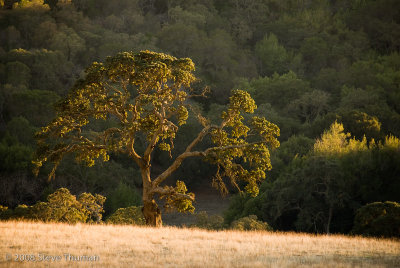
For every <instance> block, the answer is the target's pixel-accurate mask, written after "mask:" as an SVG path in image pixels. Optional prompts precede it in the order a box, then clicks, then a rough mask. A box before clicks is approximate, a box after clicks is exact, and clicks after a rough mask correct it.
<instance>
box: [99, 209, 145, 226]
mask: <svg viewBox="0 0 400 268" xmlns="http://www.w3.org/2000/svg"><path fill="white" fill-rule="evenodd" d="M106 223H111V224H133V225H145V224H146V220H145V219H144V216H143V213H142V208H141V207H135V206H131V207H127V208H119V209H117V211H115V212H114V213H113V214H111V216H110V217H108V219H107V220H106Z"/></svg>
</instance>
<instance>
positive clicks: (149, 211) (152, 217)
mask: <svg viewBox="0 0 400 268" xmlns="http://www.w3.org/2000/svg"><path fill="white" fill-rule="evenodd" d="M142 212H143V216H144V218H145V219H146V225H149V226H155V227H161V226H162V219H161V211H160V209H159V208H158V206H157V203H156V201H154V199H153V200H143V208H142Z"/></svg>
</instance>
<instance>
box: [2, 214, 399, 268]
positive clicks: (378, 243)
mask: <svg viewBox="0 0 400 268" xmlns="http://www.w3.org/2000/svg"><path fill="white" fill-rule="evenodd" d="M0 230H1V231H0V266H7V267H16V266H18V267H19V266H21V262H23V263H24V264H25V266H29V267H42V266H44V265H51V266H53V265H57V267H70V266H71V265H73V266H79V267H87V266H92V265H95V266H96V267H132V266H135V267H302V266H303V267H306V266H307V267H309V266H312V267H360V266H362V267H369V266H374V267H395V266H399V265H400V241H399V240H391V239H372V238H360V237H345V236H338V235H331V236H325V235H319V236H315V235H308V234H294V233H269V232H238V231H224V232H209V231H204V230H197V229H179V228H173V227H167V228H159V229H155V228H146V227H135V226H111V225H88V224H77V225H67V224H61V223H57V224H44V223H30V222H13V221H10V222H0ZM7 254H8V255H7ZM15 254H27V255H33V256H30V257H28V256H26V257H25V258H27V259H32V258H33V257H34V258H36V262H34V261H27V260H26V261H16V260H15V259H14V258H15V257H16V256H15ZM7 256H8V257H11V258H12V259H11V260H8V261H6V260H5V258H6V257H7ZM58 256H59V257H58ZM78 256H84V257H81V258H80V260H78ZM19 257H20V258H22V259H23V258H24V256H23V255H19ZM52 258H53V259H52ZM90 258H91V259H90ZM78 262H79V263H78Z"/></svg>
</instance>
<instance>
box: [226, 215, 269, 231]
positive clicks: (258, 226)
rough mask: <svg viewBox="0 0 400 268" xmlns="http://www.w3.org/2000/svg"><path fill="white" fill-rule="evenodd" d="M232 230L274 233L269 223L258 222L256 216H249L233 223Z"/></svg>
mask: <svg viewBox="0 0 400 268" xmlns="http://www.w3.org/2000/svg"><path fill="white" fill-rule="evenodd" d="M231 229H233V230H240V231H273V229H272V227H271V226H269V225H268V223H266V222H262V221H259V220H257V216H256V215H249V216H248V217H243V218H240V219H238V220H236V221H234V222H232V224H231Z"/></svg>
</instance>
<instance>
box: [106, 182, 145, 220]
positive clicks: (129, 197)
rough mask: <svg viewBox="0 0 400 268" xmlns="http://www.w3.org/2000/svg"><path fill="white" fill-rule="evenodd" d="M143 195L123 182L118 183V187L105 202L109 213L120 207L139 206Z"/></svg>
mask: <svg viewBox="0 0 400 268" xmlns="http://www.w3.org/2000/svg"><path fill="white" fill-rule="evenodd" d="M141 200H142V199H141V197H140V195H139V194H138V192H137V191H136V190H135V189H133V188H131V187H130V186H129V185H126V184H125V183H123V182H120V183H119V184H118V187H117V188H115V190H114V191H112V192H111V194H110V195H109V196H108V197H107V202H106V204H105V207H106V210H107V213H112V212H114V211H116V210H117V209H118V208H126V207H130V206H138V205H140V202H141Z"/></svg>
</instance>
